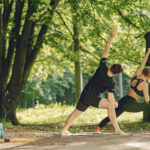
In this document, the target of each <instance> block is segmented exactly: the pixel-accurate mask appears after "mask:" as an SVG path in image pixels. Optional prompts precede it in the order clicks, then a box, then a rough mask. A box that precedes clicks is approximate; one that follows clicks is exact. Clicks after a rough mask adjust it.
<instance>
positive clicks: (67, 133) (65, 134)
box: [60, 131, 72, 136]
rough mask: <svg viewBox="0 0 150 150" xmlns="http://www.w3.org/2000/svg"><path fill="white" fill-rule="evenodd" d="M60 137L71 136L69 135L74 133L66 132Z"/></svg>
mask: <svg viewBox="0 0 150 150" xmlns="http://www.w3.org/2000/svg"><path fill="white" fill-rule="evenodd" d="M60 135H62V136H69V135H72V133H71V132H69V131H66V132H61V133H60Z"/></svg>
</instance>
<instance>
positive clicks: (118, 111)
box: [95, 96, 127, 133]
mask: <svg viewBox="0 0 150 150" xmlns="http://www.w3.org/2000/svg"><path fill="white" fill-rule="evenodd" d="M126 99H127V97H126V96H125V97H123V98H121V99H120V100H119V102H118V108H116V109H115V112H116V117H119V116H120V115H121V114H122V113H123V112H124V111H125V108H124V104H125V103H126ZM109 122H110V119H109V117H106V118H105V119H103V120H102V121H101V122H100V123H99V125H98V127H97V128H96V130H95V133H98V132H99V130H100V129H102V128H103V127H104V126H105V125H106V124H107V123H109Z"/></svg>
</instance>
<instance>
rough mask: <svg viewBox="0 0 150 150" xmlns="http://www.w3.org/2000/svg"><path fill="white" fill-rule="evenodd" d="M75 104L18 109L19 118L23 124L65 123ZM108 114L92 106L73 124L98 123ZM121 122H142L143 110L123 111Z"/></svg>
mask: <svg viewBox="0 0 150 150" xmlns="http://www.w3.org/2000/svg"><path fill="white" fill-rule="evenodd" d="M74 109H75V107H74V106H68V105H63V106H61V105H60V104H56V105H53V106H52V105H47V106H44V105H41V106H37V107H36V108H30V109H24V110H20V109H18V111H17V118H18V119H19V121H20V122H21V123H23V124H54V123H60V124H63V123H64V122H65V120H66V118H67V117H68V115H69V114H70V113H71V112H73V110H74ZM106 116H107V111H106V110H104V109H97V108H92V107H90V108H89V109H87V111H85V112H84V113H83V114H81V116H80V117H79V118H77V119H76V120H75V122H74V123H73V125H81V124H89V125H90V124H98V123H99V122H100V121H101V120H102V119H103V118H105V117H106ZM117 120H118V122H119V123H121V122H123V123H133V122H140V121H141V120H142V112H140V113H128V112H125V113H123V114H122V115H121V116H120V117H119V118H118V119H117Z"/></svg>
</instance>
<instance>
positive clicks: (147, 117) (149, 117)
mask: <svg viewBox="0 0 150 150" xmlns="http://www.w3.org/2000/svg"><path fill="white" fill-rule="evenodd" d="M144 38H145V40H146V52H147V50H148V48H150V32H148V33H146V35H145V36H144ZM146 66H150V56H149V58H148V60H147V63H146ZM149 93H150V84H149ZM143 121H150V109H145V110H144V111H143Z"/></svg>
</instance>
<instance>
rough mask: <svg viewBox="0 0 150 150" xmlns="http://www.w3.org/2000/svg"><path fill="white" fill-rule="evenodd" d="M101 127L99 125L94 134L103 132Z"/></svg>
mask: <svg viewBox="0 0 150 150" xmlns="http://www.w3.org/2000/svg"><path fill="white" fill-rule="evenodd" d="M100 129H101V128H100V127H97V128H96V129H95V131H94V132H93V133H94V134H99V133H101V131H100Z"/></svg>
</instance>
